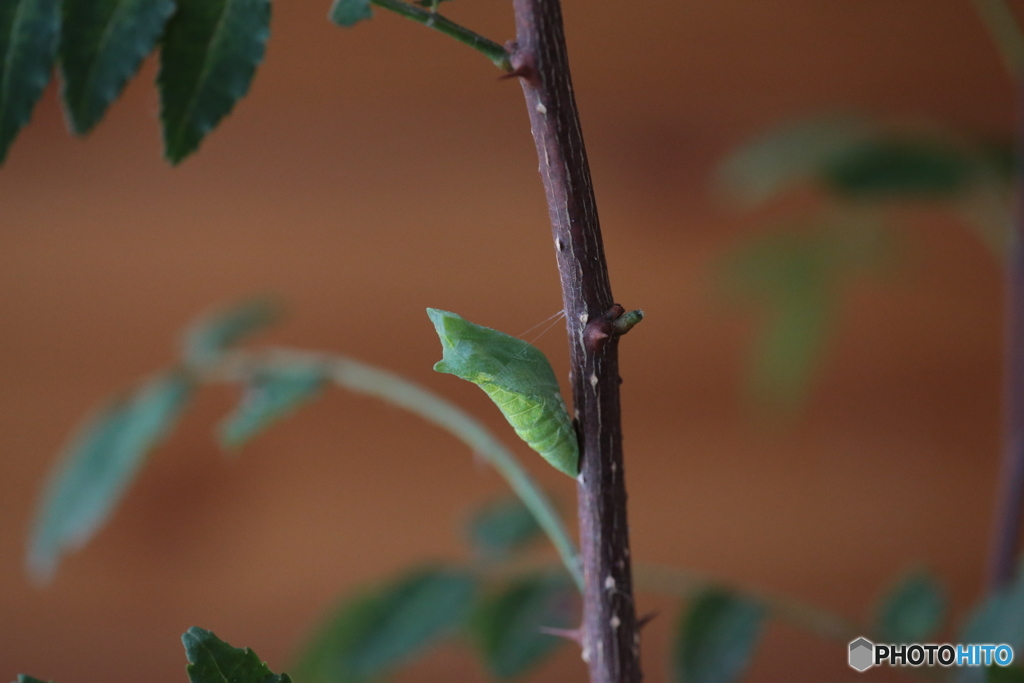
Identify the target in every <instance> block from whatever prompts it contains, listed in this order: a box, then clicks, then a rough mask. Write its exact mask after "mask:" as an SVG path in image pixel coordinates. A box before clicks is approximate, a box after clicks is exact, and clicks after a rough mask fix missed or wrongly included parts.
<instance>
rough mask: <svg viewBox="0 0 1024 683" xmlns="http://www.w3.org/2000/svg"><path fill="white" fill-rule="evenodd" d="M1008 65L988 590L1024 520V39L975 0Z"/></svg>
mask: <svg viewBox="0 0 1024 683" xmlns="http://www.w3.org/2000/svg"><path fill="white" fill-rule="evenodd" d="M974 5H975V8H976V9H977V11H978V14H979V15H980V16H981V18H982V20H983V21H984V22H985V25H986V27H987V28H988V30H989V32H990V33H991V34H992V39H993V41H994V42H995V43H996V47H998V48H999V51H1000V53H1001V55H1002V57H1003V61H1004V62H1005V63H1006V66H1007V69H1008V70H1009V72H1010V75H1011V77H1012V79H1013V83H1014V86H1015V88H1014V89H1015V96H1016V112H1015V114H1016V127H1015V131H1014V132H1015V140H1014V145H1015V152H1016V155H1015V156H1016V159H1015V163H1016V173H1015V176H1014V203H1015V207H1014V217H1013V222H1012V229H1011V230H1010V234H1009V235H1008V236H1007V239H1006V274H1005V282H1006V292H1005V294H1004V300H1005V304H1004V308H1003V310H1004V320H1003V325H1004V335H1005V336H1004V361H1003V367H1004V370H1003V373H1004V384H1003V392H1004V393H1003V415H1004V418H1003V419H1004V432H1005V435H1004V442H1003V457H1002V464H1001V466H1000V472H999V493H998V499H997V501H996V512H995V524H994V527H995V529H994V533H993V538H992V545H991V549H990V554H989V566H988V578H989V590H990V591H996V590H998V589H999V588H1001V587H1003V586H1005V585H1006V584H1007V583H1009V582H1010V581H1012V580H1013V578H1014V575H1015V572H1016V557H1017V551H1018V547H1019V545H1020V534H1021V526H1022V519H1021V517H1022V515H1024V206H1022V203H1024V173H1022V169H1021V163H1022V161H1024V34H1022V32H1021V29H1020V26H1019V24H1018V23H1017V20H1016V18H1015V17H1014V15H1013V12H1012V11H1011V10H1010V8H1009V6H1007V5H1006V3H1005V2H1004V0H974Z"/></svg>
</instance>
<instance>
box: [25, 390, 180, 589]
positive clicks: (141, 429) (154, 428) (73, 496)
mask: <svg viewBox="0 0 1024 683" xmlns="http://www.w3.org/2000/svg"><path fill="white" fill-rule="evenodd" d="M191 393H192V385H191V383H190V381H189V380H188V379H187V378H186V377H185V376H184V375H182V374H180V373H171V374H168V375H163V376H160V377H157V378H156V379H153V380H151V381H150V382H148V383H146V384H144V385H143V386H142V387H140V388H139V389H138V390H137V391H136V392H135V393H134V394H133V395H131V396H129V397H128V398H126V399H123V400H120V401H117V402H115V403H113V404H112V405H110V406H108V407H107V408H106V410H104V411H102V412H101V413H100V414H99V415H97V416H95V417H94V418H93V419H91V420H90V421H89V422H87V423H86V425H85V427H84V428H83V429H82V430H81V431H80V433H79V434H78V435H77V437H76V438H75V439H74V440H73V441H72V442H71V444H70V446H69V447H68V448H67V450H66V451H65V455H64V457H63V460H62V461H61V463H60V464H59V466H58V467H57V469H56V471H55V472H54V473H53V475H52V476H51V477H50V481H49V483H48V484H47V487H46V492H45V495H44V496H43V499H42V501H41V505H40V508H39V512H38V514H37V515H36V521H35V526H34V529H33V532H32V538H31V542H30V549H29V557H28V563H29V569H30V570H31V571H32V573H33V574H34V575H35V576H37V577H39V578H40V579H42V580H46V579H48V578H49V577H50V576H52V574H53V572H54V571H55V570H56V568H57V563H58V562H59V561H60V557H61V555H63V554H65V553H67V552H70V551H73V550H76V549H77V548H79V547H81V546H82V545H84V544H85V543H86V542H87V541H88V540H89V539H90V538H92V536H93V534H95V533H96V531H97V529H99V528H100V526H102V525H103V523H104V522H105V521H106V520H107V518H108V517H109V516H110V513H111V512H112V511H113V509H114V508H115V507H116V506H117V504H118V502H119V501H120V500H121V497H122V496H123V495H124V492H125V490H126V489H127V488H128V484H129V483H131V481H132V479H133V478H134V477H135V475H136V474H137V473H138V471H139V469H140V468H141V467H142V464H143V462H145V459H146V456H147V455H148V454H149V452H150V450H151V449H152V448H153V447H154V446H155V445H156V444H157V443H158V442H159V441H160V440H161V439H163V438H164V436H165V435H166V434H167V433H168V432H169V431H170V430H171V429H172V428H173V427H174V424H175V423H176V422H177V419H178V416H179V415H180V413H181V411H182V409H183V408H184V406H185V403H186V401H187V399H188V397H189V396H190V395H191Z"/></svg>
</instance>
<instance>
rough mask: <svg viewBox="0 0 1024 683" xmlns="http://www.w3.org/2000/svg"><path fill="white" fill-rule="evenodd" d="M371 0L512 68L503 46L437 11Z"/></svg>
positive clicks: (388, 0) (399, 0) (505, 68)
mask: <svg viewBox="0 0 1024 683" xmlns="http://www.w3.org/2000/svg"><path fill="white" fill-rule="evenodd" d="M371 2H373V4H375V5H377V6H378V7H383V8H384V9H386V10H390V11H392V12H394V13H396V14H400V15H402V16H403V17H406V18H407V19H412V20H413V21H416V22H419V23H421V24H423V25H425V26H428V27H430V28H432V29H434V30H436V31H440V32H441V33H443V34H445V35H446V36H450V37H452V38H454V39H455V40H457V41H459V42H460V43H462V44H464V45H468V46H469V47H471V48H473V49H474V50H476V51H477V52H480V53H481V54H483V55H484V56H485V57H487V59H489V60H491V62H493V63H494V65H495V66H497V67H498V68H499V69H501V70H502V71H511V70H512V67H511V66H510V65H509V59H508V51H507V50H506V49H505V48H504V47H502V46H501V45H499V44H498V43H496V42H494V41H493V40H490V39H488V38H484V37H483V36H482V35H480V34H478V33H475V32H473V31H470V30H469V29H468V28H466V27H464V26H460V25H459V24H456V23H455V22H454V21H452V20H451V19H448V18H446V17H443V16H441V15H440V14H438V13H437V12H434V11H432V10H429V9H425V8H423V7H417V6H416V5H410V4H409V3H407V2H402V0H371Z"/></svg>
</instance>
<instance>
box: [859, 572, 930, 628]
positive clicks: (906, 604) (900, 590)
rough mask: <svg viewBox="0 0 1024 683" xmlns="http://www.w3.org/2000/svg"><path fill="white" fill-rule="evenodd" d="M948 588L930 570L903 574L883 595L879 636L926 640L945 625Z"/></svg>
mask: <svg viewBox="0 0 1024 683" xmlns="http://www.w3.org/2000/svg"><path fill="white" fill-rule="evenodd" d="M945 612H946V592H945V590H943V588H942V585H941V584H939V582H938V581H937V580H936V579H935V578H934V577H933V576H931V575H930V574H928V573H926V572H917V573H914V574H910V575H909V576H906V577H904V578H903V579H901V580H900V581H899V582H898V583H896V585H895V586H893V587H892V588H891V589H890V590H889V591H888V592H887V593H886V595H885V596H884V597H883V599H882V601H881V604H880V605H879V608H878V612H877V614H876V616H875V630H874V633H875V634H876V635H877V637H878V638H879V639H880V640H881V641H882V642H885V643H923V642H927V639H928V638H930V637H931V636H933V635H935V634H936V633H937V632H938V630H939V629H940V628H941V627H942V619H943V617H944V616H945Z"/></svg>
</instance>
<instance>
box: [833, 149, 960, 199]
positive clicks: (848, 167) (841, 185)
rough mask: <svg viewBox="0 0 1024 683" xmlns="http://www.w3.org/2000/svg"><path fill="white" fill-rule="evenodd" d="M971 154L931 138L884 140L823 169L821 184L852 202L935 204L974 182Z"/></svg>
mask: <svg viewBox="0 0 1024 683" xmlns="http://www.w3.org/2000/svg"><path fill="white" fill-rule="evenodd" d="M974 170H975V169H974V160H973V159H972V158H971V156H970V155H969V153H968V152H967V151H965V150H963V149H960V148H959V147H957V146H954V145H953V144H950V143H948V142H946V141H945V140H942V139H938V138H935V137H930V138H925V137H907V136H884V137H880V138H877V139H872V140H866V141H864V142H862V143H861V144H858V145H854V146H852V147H851V148H850V149H847V150H845V151H844V152H843V153H842V154H838V155H836V156H835V157H833V158H832V159H830V160H828V161H827V163H825V164H824V165H823V166H822V171H821V174H822V179H823V180H824V182H825V183H826V185H827V186H828V187H829V188H830V189H831V190H832V191H833V192H835V193H837V194H838V195H840V196H841V197H846V198H850V199H860V200H864V199H873V200H879V199H938V198H945V197H950V196H952V195H955V194H959V193H962V192H964V191H965V190H966V189H967V186H968V185H969V184H970V183H971V182H973V180H974Z"/></svg>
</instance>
